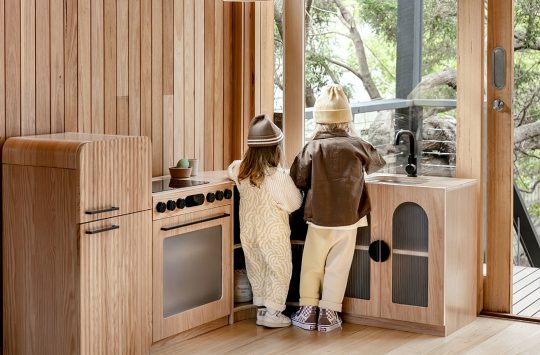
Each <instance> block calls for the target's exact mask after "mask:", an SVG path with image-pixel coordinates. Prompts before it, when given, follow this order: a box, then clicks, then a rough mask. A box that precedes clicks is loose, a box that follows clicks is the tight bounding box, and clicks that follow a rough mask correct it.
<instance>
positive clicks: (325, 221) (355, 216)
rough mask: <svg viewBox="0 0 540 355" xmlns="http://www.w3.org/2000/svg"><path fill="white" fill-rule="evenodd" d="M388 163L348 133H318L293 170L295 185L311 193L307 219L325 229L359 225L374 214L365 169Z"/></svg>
mask: <svg viewBox="0 0 540 355" xmlns="http://www.w3.org/2000/svg"><path fill="white" fill-rule="evenodd" d="M385 164H386V162H385V161H384V159H383V158H382V157H381V156H380V155H379V153H378V152H377V150H376V149H375V148H373V146H372V145H371V144H369V143H367V142H366V141H364V140H362V139H360V138H357V137H351V136H349V135H348V134H347V133H346V132H345V131H337V132H333V133H319V134H317V135H316V136H315V137H314V138H313V140H312V141H310V142H308V143H307V144H306V145H305V146H304V149H302V151H301V152H300V153H299V154H298V156H297V157H296V159H295V160H294V163H293V165H292V167H291V177H292V179H293V181H294V183H295V184H296V186H297V187H298V188H299V189H301V190H304V191H305V192H307V194H306V204H305V210H304V219H305V220H306V221H308V222H311V223H313V224H316V225H319V226H324V227H340V226H349V225H352V224H354V223H356V222H358V221H359V220H360V218H362V217H364V216H366V215H367V214H368V213H369V212H370V203H369V196H368V194H367V191H366V189H365V186H364V170H365V171H366V172H367V173H368V174H370V173H373V172H375V171H377V170H379V169H381V168H382V167H383V166H384V165H385Z"/></svg>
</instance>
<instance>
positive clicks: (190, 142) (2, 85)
mask: <svg viewBox="0 0 540 355" xmlns="http://www.w3.org/2000/svg"><path fill="white" fill-rule="evenodd" d="M1 1H2V5H3V6H1V13H0V26H1V27H0V28H2V29H3V31H4V32H3V33H4V35H2V36H0V37H1V39H0V53H2V55H0V69H2V70H0V79H1V80H0V137H12V136H20V135H21V134H23V135H28V134H34V133H40V134H44V133H49V132H53V133H59V132H64V131H67V132H99V133H107V134H129V135H135V136H138V135H143V136H148V137H151V138H152V140H153V141H154V143H153V145H154V154H155V156H154V159H153V171H154V175H162V174H164V173H167V171H166V169H164V168H166V167H168V165H169V162H170V161H171V158H170V156H171V151H172V157H173V158H172V161H175V160H177V159H179V158H182V157H188V158H194V157H197V158H200V159H201V164H202V165H201V166H202V167H203V168H204V164H206V165H207V167H208V168H217V169H222V168H223V167H225V166H226V165H227V164H228V162H230V160H231V159H232V152H231V150H232V144H231V142H232V141H233V140H232V138H231V137H230V135H231V134H232V133H231V132H232V129H231V127H232V124H233V123H232V121H233V120H234V116H233V115H232V114H231V113H230V107H231V105H230V104H229V103H228V102H227V100H233V97H232V95H230V94H227V93H226V91H225V86H226V85H228V86H230V87H232V85H233V83H232V82H231V83H226V82H225V81H226V80H228V79H231V77H227V76H226V75H227V73H226V71H225V69H224V68H225V64H224V63H225V61H226V60H229V57H228V56H225V53H226V52H227V53H231V46H232V41H231V40H230V39H228V38H226V39H225V37H224V32H226V28H225V26H229V27H230V26H232V24H233V20H232V19H230V18H229V19H227V18H226V16H228V15H230V12H225V11H224V10H223V8H224V6H227V5H224V4H223V3H222V2H221V1H218V0H201V1H195V0H164V1H163V0H159V1H158V0H156V1H151V0H133V1H130V0H96V1H93V0H80V1H79V0H43V1H36V0H22V1H18V0H1ZM186 9H187V13H188V15H185V14H184V12H185V10H186ZM38 14H39V15H38ZM225 41H228V42H227V43H225ZM241 47H242V44H241V45H239V46H238V49H239V50H240V49H241ZM205 78H209V79H208V80H205ZM7 88H9V90H6V89H7ZM169 95H172V96H173V104H172V110H173V114H172V115H171V114H170V111H169V113H168V114H166V115H165V116H164V115H163V108H164V101H166V100H167V99H166V98H165V96H169ZM240 105H242V104H240ZM247 105H251V104H249V103H248V104H247ZM169 106H170V105H169ZM226 112H227V113H226ZM170 127H172V129H169V128H170ZM228 135H229V136H228ZM206 144H208V145H209V147H208V148H206V147H205V145H206ZM164 157H167V158H166V160H164Z"/></svg>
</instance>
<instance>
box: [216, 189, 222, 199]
mask: <svg viewBox="0 0 540 355" xmlns="http://www.w3.org/2000/svg"><path fill="white" fill-rule="evenodd" d="M223 195H224V194H223V191H216V200H218V201H221V200H223Z"/></svg>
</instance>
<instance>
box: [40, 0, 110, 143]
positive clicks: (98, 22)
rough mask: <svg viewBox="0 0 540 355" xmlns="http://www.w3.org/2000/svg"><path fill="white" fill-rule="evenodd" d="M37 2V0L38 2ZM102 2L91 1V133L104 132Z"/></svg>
mask: <svg viewBox="0 0 540 355" xmlns="http://www.w3.org/2000/svg"><path fill="white" fill-rule="evenodd" d="M38 1H39V0H38ZM103 1H104V0H91V8H90V21H91V22H90V32H91V35H90V36H91V56H92V64H91V73H92V74H91V75H92V117H91V120H92V133H104V132H105V107H104V105H105V93H104V90H105V83H104V76H105V67H104V66H105V63H104V62H105V51H104V50H105V49H104V43H103V42H104V24H103V21H104V20H103V16H104V11H103V10H104V8H103Z"/></svg>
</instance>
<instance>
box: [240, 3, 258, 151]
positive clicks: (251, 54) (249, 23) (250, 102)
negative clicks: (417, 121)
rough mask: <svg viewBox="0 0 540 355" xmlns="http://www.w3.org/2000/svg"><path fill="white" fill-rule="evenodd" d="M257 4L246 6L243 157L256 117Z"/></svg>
mask: <svg viewBox="0 0 540 355" xmlns="http://www.w3.org/2000/svg"><path fill="white" fill-rule="evenodd" d="M255 43H256V41H255V3H246V4H244V51H243V53H244V67H243V82H242V83H243V87H244V88H243V91H244V95H243V99H244V101H243V120H242V126H243V128H242V132H243V134H242V138H241V144H242V155H243V154H244V152H245V151H246V150H247V134H248V130H249V123H250V121H251V119H252V118H253V117H254V116H255V112H256V111H255V99H256V97H255V87H256V84H257V82H256V81H255V72H256V70H255V69H256V68H255V49H256V45H255Z"/></svg>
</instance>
